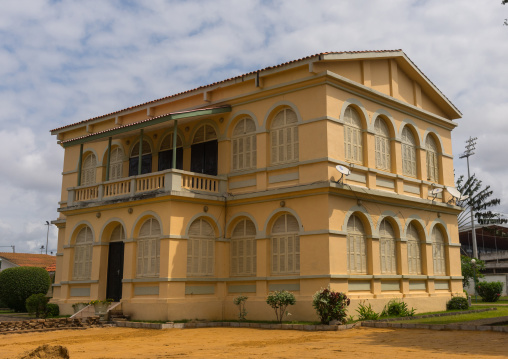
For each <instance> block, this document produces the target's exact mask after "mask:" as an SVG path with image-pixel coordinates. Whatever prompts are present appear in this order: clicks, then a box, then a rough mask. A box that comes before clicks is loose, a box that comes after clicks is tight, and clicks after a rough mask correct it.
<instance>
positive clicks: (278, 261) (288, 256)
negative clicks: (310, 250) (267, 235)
mask: <svg viewBox="0 0 508 359" xmlns="http://www.w3.org/2000/svg"><path fill="white" fill-rule="evenodd" d="M281 217H284V219H283V220H284V228H283V231H281V232H279V231H277V232H275V233H274V227H275V224H276V223H277V221H278V220H280V218H281ZM295 222H296V223H298V221H297V219H296V218H295V217H294V216H293V215H291V214H288V213H285V214H283V215H282V216H280V217H279V218H277V220H276V221H275V222H274V226H273V227H272V236H271V249H272V250H271V252H272V253H271V254H272V274H275V275H286V274H299V273H300V236H299V235H298V229H297V228H295V227H296V226H297V225H296V226H295V225H293V224H290V223H295Z"/></svg>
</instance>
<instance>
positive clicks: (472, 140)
mask: <svg viewBox="0 0 508 359" xmlns="http://www.w3.org/2000/svg"><path fill="white" fill-rule="evenodd" d="M477 139H478V137H471V136H469V140H466V152H464V153H463V154H461V155H460V156H459V158H464V157H466V159H467V178H468V180H469V179H470V178H471V174H470V173H469V156H472V155H474V152H473V151H474V150H475V149H476V148H475V145H476V140H477ZM471 230H472V231H473V258H478V246H477V244H476V228H475V226H474V211H473V206H472V205H471Z"/></svg>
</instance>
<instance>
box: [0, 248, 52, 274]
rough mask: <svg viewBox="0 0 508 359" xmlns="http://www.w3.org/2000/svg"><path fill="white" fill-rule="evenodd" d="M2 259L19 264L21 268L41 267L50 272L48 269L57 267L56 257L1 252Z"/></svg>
mask: <svg viewBox="0 0 508 359" xmlns="http://www.w3.org/2000/svg"><path fill="white" fill-rule="evenodd" d="M0 258H3V259H5V260H8V261H9V262H11V263H14V264H17V265H18V266H20V267H41V268H45V269H46V270H48V269H47V268H48V267H50V266H56V257H55V256H50V255H48V254H31V253H8V252H0ZM49 271H50V270H48V272H49ZM53 271H54V269H53Z"/></svg>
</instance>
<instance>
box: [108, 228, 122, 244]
mask: <svg viewBox="0 0 508 359" xmlns="http://www.w3.org/2000/svg"><path fill="white" fill-rule="evenodd" d="M124 240H125V231H124V229H123V226H122V225H121V224H119V225H117V226H116V227H115V228H114V229H113V231H112V232H111V236H110V238H109V241H110V242H122V241H124Z"/></svg>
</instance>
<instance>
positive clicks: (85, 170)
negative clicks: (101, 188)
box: [81, 153, 97, 186]
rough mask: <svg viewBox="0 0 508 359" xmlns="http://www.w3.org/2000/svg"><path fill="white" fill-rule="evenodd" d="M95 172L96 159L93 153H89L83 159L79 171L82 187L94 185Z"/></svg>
mask: <svg viewBox="0 0 508 359" xmlns="http://www.w3.org/2000/svg"><path fill="white" fill-rule="evenodd" d="M96 170H97V158H96V157H95V155H94V154H93V153H90V154H88V155H87V156H86V157H85V160H84V161H83V165H82V169H81V185H82V186H88V185H92V184H95V177H96V176H95V173H96Z"/></svg>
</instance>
